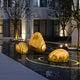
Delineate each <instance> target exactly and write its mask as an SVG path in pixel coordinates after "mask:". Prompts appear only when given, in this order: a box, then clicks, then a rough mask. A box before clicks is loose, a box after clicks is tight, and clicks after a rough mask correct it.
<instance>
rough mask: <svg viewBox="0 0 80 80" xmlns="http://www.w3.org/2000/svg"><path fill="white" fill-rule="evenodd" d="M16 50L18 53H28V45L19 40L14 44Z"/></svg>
mask: <svg viewBox="0 0 80 80" xmlns="http://www.w3.org/2000/svg"><path fill="white" fill-rule="evenodd" d="M16 51H17V52H18V53H20V54H27V53H28V46H27V44H26V43H25V42H20V43H18V44H16Z"/></svg>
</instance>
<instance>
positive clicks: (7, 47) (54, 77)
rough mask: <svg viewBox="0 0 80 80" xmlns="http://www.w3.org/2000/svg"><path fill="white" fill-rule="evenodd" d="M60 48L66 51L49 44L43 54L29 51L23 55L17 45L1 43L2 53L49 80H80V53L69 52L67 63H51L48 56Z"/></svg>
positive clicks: (0, 49) (58, 46)
mask: <svg viewBox="0 0 80 80" xmlns="http://www.w3.org/2000/svg"><path fill="white" fill-rule="evenodd" d="M58 48H64V49H66V48H65V47H63V46H62V47H61V46H60V45H57V44H47V50H46V51H45V52H44V53H42V54H40V53H35V52H32V51H30V50H29V52H28V54H27V55H21V54H19V53H17V52H16V50H15V43H7V42H2V43H0V52H2V53H4V54H5V55H7V56H9V57H11V58H12V59H14V60H16V61H17V62H20V63H21V64H23V65H25V66H26V67H28V68H30V69H31V70H33V71H35V72H37V73H39V74H41V75H42V76H45V77H46V78H48V79H49V80H80V51H70V50H68V52H69V55H70V57H69V61H68V62H66V63H54V62H49V61H48V54H49V53H50V52H51V51H53V50H54V49H58Z"/></svg>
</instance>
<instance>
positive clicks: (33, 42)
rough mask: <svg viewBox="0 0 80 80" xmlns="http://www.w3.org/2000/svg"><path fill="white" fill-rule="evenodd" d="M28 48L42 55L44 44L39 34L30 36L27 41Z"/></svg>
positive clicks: (44, 48)
mask: <svg viewBox="0 0 80 80" xmlns="http://www.w3.org/2000/svg"><path fill="white" fill-rule="evenodd" d="M29 48H30V49H31V50H32V51H35V52H38V53H43V52H44V51H45V50H46V44H45V41H44V39H43V37H42V35H41V33H39V32H36V33H34V34H33V35H32V36H31V38H30V40H29Z"/></svg>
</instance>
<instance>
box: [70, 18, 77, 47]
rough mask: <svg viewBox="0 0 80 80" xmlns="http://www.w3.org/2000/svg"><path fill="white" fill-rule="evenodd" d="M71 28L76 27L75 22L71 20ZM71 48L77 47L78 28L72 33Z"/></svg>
mask: <svg viewBox="0 0 80 80" xmlns="http://www.w3.org/2000/svg"><path fill="white" fill-rule="evenodd" d="M72 26H73V29H74V28H75V27H77V22H76V21H75V20H74V19H73V18H72ZM71 37H72V39H71V46H74V47H77V42H78V28H75V29H74V31H73V32H72V35H71Z"/></svg>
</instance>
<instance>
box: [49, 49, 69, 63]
mask: <svg viewBox="0 0 80 80" xmlns="http://www.w3.org/2000/svg"><path fill="white" fill-rule="evenodd" d="M48 60H49V61H52V62H68V60H69V54H68V52H67V51H66V50H64V49H56V50H54V51H52V52H51V53H50V54H49V55H48Z"/></svg>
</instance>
